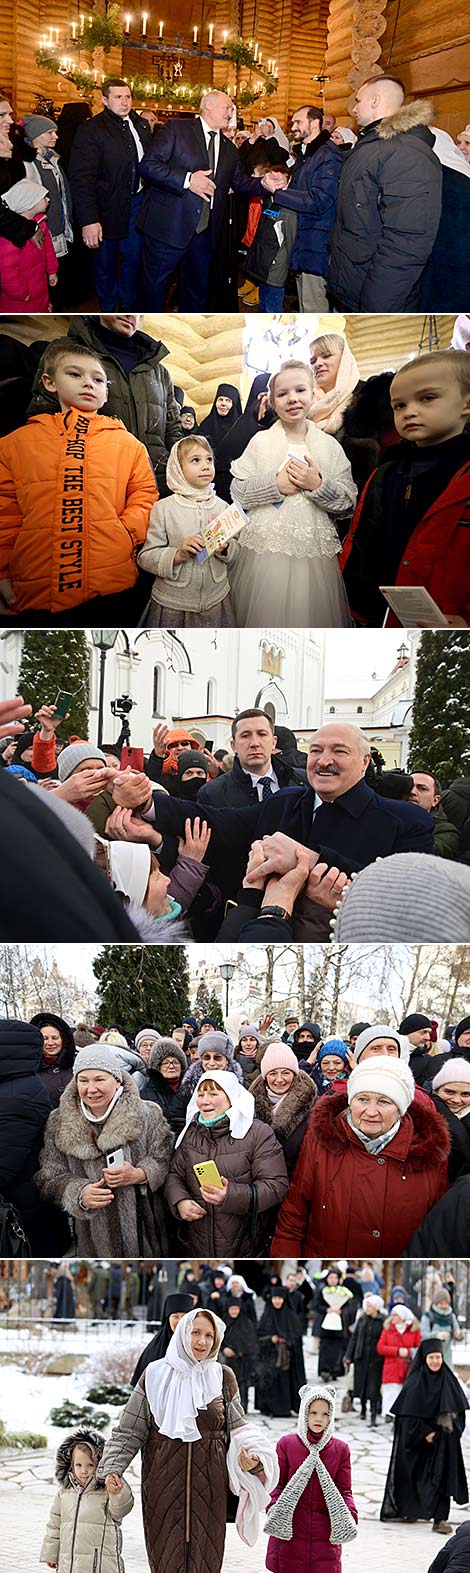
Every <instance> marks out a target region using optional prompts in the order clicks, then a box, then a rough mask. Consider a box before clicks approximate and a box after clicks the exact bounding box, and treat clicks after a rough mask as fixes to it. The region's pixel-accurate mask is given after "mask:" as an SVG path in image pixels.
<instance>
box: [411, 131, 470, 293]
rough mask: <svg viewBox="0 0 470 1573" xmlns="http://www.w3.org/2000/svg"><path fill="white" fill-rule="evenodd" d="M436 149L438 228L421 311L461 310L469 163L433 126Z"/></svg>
mask: <svg viewBox="0 0 470 1573" xmlns="http://www.w3.org/2000/svg"><path fill="white" fill-rule="evenodd" d="M430 129H431V132H432V135H433V137H434V152H435V154H436V157H437V158H438V159H439V163H440V164H442V207H441V218H440V223H439V229H438V231H437V235H436V239H435V241H434V246H433V249H432V252H431V256H430V258H429V262H428V264H427V267H426V268H425V271H424V273H423V277H422V280H421V295H420V302H419V305H420V310H422V311H459V310H460V307H461V306H462V305H463V304H464V303H465V301H466V299H467V293H468V236H469V233H470V164H468V163H467V161H466V159H465V157H464V154H463V153H461V151H460V148H458V147H456V146H455V142H453V140H452V137H451V136H449V132H448V131H440V130H439V129H438V128H437V126H431V128H430Z"/></svg>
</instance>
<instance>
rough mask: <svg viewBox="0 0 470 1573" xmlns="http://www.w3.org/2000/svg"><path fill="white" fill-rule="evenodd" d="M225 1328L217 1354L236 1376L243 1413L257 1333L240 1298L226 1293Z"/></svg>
mask: <svg viewBox="0 0 470 1573" xmlns="http://www.w3.org/2000/svg"><path fill="white" fill-rule="evenodd" d="M224 1321H225V1322H226V1323H227V1331H226V1334H225V1337H224V1339H223V1342H222V1348H221V1351H220V1353H221V1358H222V1360H223V1363H224V1365H229V1366H230V1370H231V1371H233V1372H234V1375H235V1376H236V1378H237V1382H238V1390H239V1393H240V1400H241V1405H242V1408H243V1409H244V1410H245V1414H246V1411H247V1408H248V1388H249V1386H250V1383H251V1382H252V1381H253V1380H254V1371H255V1365H256V1354H257V1349H258V1337H257V1332H256V1327H255V1326H254V1324H253V1322H252V1320H251V1317H250V1316H247V1313H246V1311H245V1309H244V1306H243V1303H242V1301H241V1299H239V1298H237V1295H235V1294H231V1295H229V1296H228V1299H227V1303H226V1308H225V1312H224Z"/></svg>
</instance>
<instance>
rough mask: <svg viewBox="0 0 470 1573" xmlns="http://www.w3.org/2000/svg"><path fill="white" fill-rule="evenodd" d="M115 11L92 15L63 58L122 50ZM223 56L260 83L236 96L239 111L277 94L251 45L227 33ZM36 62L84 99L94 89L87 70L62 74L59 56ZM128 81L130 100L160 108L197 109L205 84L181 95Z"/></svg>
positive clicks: (177, 88) (171, 88)
mask: <svg viewBox="0 0 470 1573" xmlns="http://www.w3.org/2000/svg"><path fill="white" fill-rule="evenodd" d="M119 12H120V6H119V5H115V4H114V5H110V7H109V10H108V13H107V15H106V16H98V15H97V16H94V17H93V19H92V21H91V22H87V24H86V27H84V30H83V33H80V36H79V38H76V39H71V38H70V39H68V41H67V42H66V44H65V46H64V54H65V55H66V56H67V52H68V50H70V49H73V48H75V49H76V48H77V46H78V47H79V48H80V49H83V51H84V52H86V53H91V52H92V51H93V50H94V49H102V50H103V51H104V54H105V55H106V54H109V51H110V49H113V48H114V47H116V46H117V47H118V48H123V47H124V45H125V42H126V40H125V34H124V33H123V31H122V27H121V25H120V23H119V22H118V20H117V18H118V16H119ZM225 53H226V55H227V58H228V59H229V60H230V61H231V62H232V64H233V65H234V66H236V67H239V68H245V69H247V70H249V71H256V73H257V76H258V79H259V80H260V82H261V86H260V87H259V88H257V89H256V88H254V87H250V86H249V84H248V83H247V84H246V86H245V87H242V88H241V90H240V92H239V93H238V94H237V104H238V105H239V107H240V109H246V108H247V107H248V106H249V104H255V103H257V101H258V99H260V98H264V97H265V96H266V97H271V96H272V94H273V93H276V92H277V89H278V81H277V77H275V76H273V75H272V73H270V72H268V71H265V70H263V69H262V68H261V66H260V64H259V61H257V60H256V59H255V52H254V45H253V42H252V41H251V40H250V41H249V42H248V43H245V42H244V39H243V38H240V37H239V36H238V35H237V34H236V33H231V34H230V36H229V38H227V41H226V44H225ZM36 62H37V65H38V66H43V67H45V69H46V70H47V71H51V72H52V73H53V74H54V75H55V76H63V77H65V78H66V80H67V82H73V83H74V86H75V87H76V88H78V91H79V92H80V93H84V94H85V95H87V96H88V97H90V95H91V94H92V93H93V91H94V88H95V87H97V83H93V80H92V72H91V70H89V71H84V70H82V69H81V68H80V66H79V65H77V66H70V68H69V69H68V70H66V71H64V70H63V67H62V66H61V61H60V57H59V56H58V55H55V54H53V53H52V51H51V50H50V49H45V48H44V47H42V48H40V49H39V50H38V52H37V54H36ZM130 80H131V81H132V82H133V84H134V85H133V89H132V91H133V95H134V98H144V99H147V98H149V97H150V96H152V98H153V99H154V101H156V102H157V103H158V102H159V101H160V100H161V101H162V107H163V106H164V105H165V106H166V105H169V104H187V105H188V109H199V105H200V102H201V98H202V97H203V95H204V93H207V91H208V87H207V83H201V82H194V83H191V84H189V83H188V85H187V86H186V90H185V92H183V87H182V85H181V84H176V83H174V82H165V83H161V82H151V84H150V89H148V88H147V83H148V81H149V80H150V78H149V77H148V76H139V75H136V76H132V77H131V78H130ZM222 92H225V93H226V92H228V86H227V84H226V83H224V86H223V88H222Z"/></svg>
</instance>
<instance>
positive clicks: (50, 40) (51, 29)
mask: <svg viewBox="0 0 470 1573" xmlns="http://www.w3.org/2000/svg"><path fill="white" fill-rule="evenodd" d="M49 32H50V35H51V36H50V39H49V43H50V44H52V33H53V28H52V27H50V28H49Z"/></svg>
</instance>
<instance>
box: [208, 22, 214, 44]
mask: <svg viewBox="0 0 470 1573" xmlns="http://www.w3.org/2000/svg"><path fill="white" fill-rule="evenodd" d="M213 38H214V23H213V22H209V49H212V42H213Z"/></svg>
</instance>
